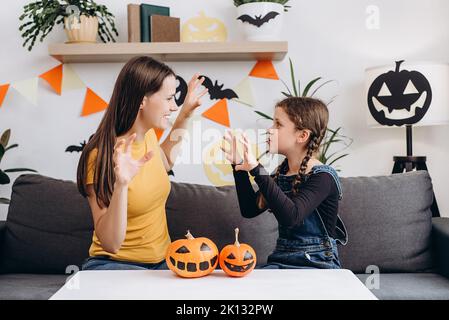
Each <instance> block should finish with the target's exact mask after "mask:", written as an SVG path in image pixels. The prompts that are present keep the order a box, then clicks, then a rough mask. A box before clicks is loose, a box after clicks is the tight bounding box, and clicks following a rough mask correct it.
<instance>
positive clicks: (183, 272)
mask: <svg viewBox="0 0 449 320" xmlns="http://www.w3.org/2000/svg"><path fill="white" fill-rule="evenodd" d="M186 238H187V239H181V240H176V241H174V242H172V243H171V244H170V246H169V248H168V252H167V256H166V259H165V260H166V262H167V266H168V267H169V269H170V270H172V271H173V272H174V273H176V274H177V275H179V276H181V277H185V278H197V277H203V276H205V275H208V274H209V273H211V272H212V271H214V269H215V268H216V267H217V265H218V249H217V246H216V245H215V244H214V243H213V242H212V241H211V240H210V239H208V238H204V237H202V238H194V237H193V236H192V235H191V234H190V232H187V235H186Z"/></svg>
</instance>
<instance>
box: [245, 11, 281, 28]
mask: <svg viewBox="0 0 449 320" xmlns="http://www.w3.org/2000/svg"><path fill="white" fill-rule="evenodd" d="M277 15H279V13H278V12H275V11H270V12H268V13H267V14H266V15H265V16H264V17H263V18H262V15H260V16H254V18H253V17H251V16H249V15H247V14H243V15H241V16H240V17H238V18H237V20H241V21H242V22H248V23H249V24H252V25H255V26H256V27H258V28H260V27H261V26H262V25H263V24H264V23H266V22H268V21H270V20H271V19H274V18H276V16H277Z"/></svg>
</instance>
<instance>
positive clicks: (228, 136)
mask: <svg viewBox="0 0 449 320" xmlns="http://www.w3.org/2000/svg"><path fill="white" fill-rule="evenodd" d="M223 138H224V140H225V141H227V142H228V143H229V145H230V146H231V148H230V149H227V148H225V147H224V146H221V147H220V148H221V150H222V151H223V152H224V153H225V156H226V159H227V160H228V161H230V162H231V163H232V164H235V165H236V166H235V170H237V171H238V170H244V171H250V170H252V169H254V168H255V167H257V165H258V164H259V163H258V161H257V159H256V158H255V157H254V155H253V154H252V152H251V145H250V143H249V140H248V137H247V136H246V135H245V134H242V138H240V139H237V137H236V135H234V134H232V133H231V132H229V131H226V133H225V135H224V136H223ZM237 140H238V141H237ZM238 142H239V143H241V144H242V145H243V157H242V156H240V154H239V152H238V148H237V143H238Z"/></svg>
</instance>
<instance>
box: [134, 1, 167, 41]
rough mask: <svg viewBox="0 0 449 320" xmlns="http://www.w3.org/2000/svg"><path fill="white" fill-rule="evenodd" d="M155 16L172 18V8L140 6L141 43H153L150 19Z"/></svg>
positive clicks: (149, 5) (144, 4)
mask: <svg viewBox="0 0 449 320" xmlns="http://www.w3.org/2000/svg"><path fill="white" fill-rule="evenodd" d="M153 14H157V15H160V16H170V8H168V7H162V6H155V5H152V4H146V3H142V4H141V5H140V42H151V36H150V35H151V23H150V17H151V16H152V15H153Z"/></svg>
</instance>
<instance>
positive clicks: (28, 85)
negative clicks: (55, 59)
mask: <svg viewBox="0 0 449 320" xmlns="http://www.w3.org/2000/svg"><path fill="white" fill-rule="evenodd" d="M38 80H39V78H38V77H34V78H30V79H26V80H22V81H16V82H13V83H11V87H12V88H14V89H16V90H17V92H19V93H20V94H21V95H22V96H24V97H25V98H26V99H27V100H28V101H30V102H31V103H32V104H33V105H35V106H37V85H38Z"/></svg>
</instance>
